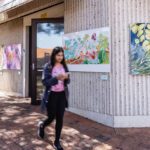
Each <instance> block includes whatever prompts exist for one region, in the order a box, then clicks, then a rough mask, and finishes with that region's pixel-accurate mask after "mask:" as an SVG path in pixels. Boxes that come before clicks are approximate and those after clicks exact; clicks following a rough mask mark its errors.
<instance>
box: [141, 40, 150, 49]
mask: <svg viewBox="0 0 150 150" xmlns="http://www.w3.org/2000/svg"><path fill="white" fill-rule="evenodd" d="M149 44H150V42H149V41H148V40H145V41H144V42H143V45H142V46H144V47H145V46H147V45H149Z"/></svg>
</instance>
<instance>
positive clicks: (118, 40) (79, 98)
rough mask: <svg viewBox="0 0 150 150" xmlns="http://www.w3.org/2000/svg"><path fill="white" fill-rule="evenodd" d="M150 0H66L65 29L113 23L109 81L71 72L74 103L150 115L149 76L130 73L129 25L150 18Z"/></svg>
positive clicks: (92, 108)
mask: <svg viewBox="0 0 150 150" xmlns="http://www.w3.org/2000/svg"><path fill="white" fill-rule="evenodd" d="M149 6H150V1H149V0H88V1H87V0H65V32H66V33H68V32H75V31H80V30H86V29H92V28H99V27H104V26H110V28H111V61H112V62H111V67H112V68H111V73H110V82H109V81H101V80H100V73H80V72H75V73H72V84H71V85H70V89H71V107H74V108H80V109H83V110H89V111H96V112H100V113H103V114H110V115H114V116H137V115H139V116H142V115H150V101H149V99H150V92H149V91H150V76H144V75H143V76H132V75H129V56H128V52H129V38H130V37H129V25H130V24H131V23H136V22H150V7H149Z"/></svg>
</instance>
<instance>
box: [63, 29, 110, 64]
mask: <svg viewBox="0 0 150 150" xmlns="http://www.w3.org/2000/svg"><path fill="white" fill-rule="evenodd" d="M63 41H64V50H65V57H66V61H67V63H68V64H109V28H100V29H94V30H87V31H81V32H76V33H70V34H66V35H64V37H63Z"/></svg>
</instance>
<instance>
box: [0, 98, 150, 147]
mask: <svg viewBox="0 0 150 150" xmlns="http://www.w3.org/2000/svg"><path fill="white" fill-rule="evenodd" d="M43 117H45V115H42V114H41V113H40V111H39V106H31V105H30V100H29V99H24V98H14V97H11V96H9V97H3V96H2V97H0V150H53V147H52V143H53V141H54V125H55V122H53V123H52V124H51V126H49V127H48V128H47V129H46V131H47V134H46V137H45V140H40V139H39V138H38V137H37V123H38V121H39V120H40V119H42V118H43ZM149 139H150V128H143V129H137V128H132V129H113V128H110V127H106V126H103V125H101V124H98V123H95V122H93V121H90V120H88V119H85V118H83V117H80V116H78V115H75V114H73V113H69V112H66V113H65V118H64V128H63V131H62V144H63V147H64V149H65V150H150V140H149Z"/></svg>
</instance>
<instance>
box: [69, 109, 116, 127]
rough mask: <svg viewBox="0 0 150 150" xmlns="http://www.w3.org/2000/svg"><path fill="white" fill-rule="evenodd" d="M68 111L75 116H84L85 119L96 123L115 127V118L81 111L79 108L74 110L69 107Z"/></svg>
mask: <svg viewBox="0 0 150 150" xmlns="http://www.w3.org/2000/svg"><path fill="white" fill-rule="evenodd" d="M68 111H70V112H73V113H75V114H78V115H80V116H83V117H85V118H88V119H91V120H93V121H96V122H98V123H102V124H104V125H107V126H110V127H113V124H114V123H113V116H111V115H107V114H100V113H97V112H91V111H86V110H81V109H78V108H72V107H69V109H68Z"/></svg>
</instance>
